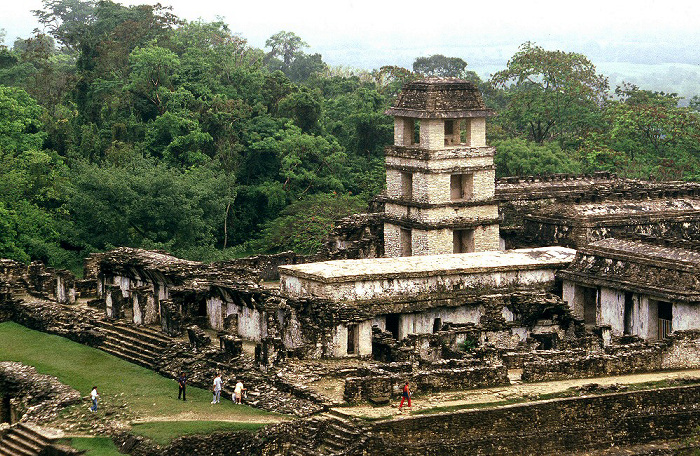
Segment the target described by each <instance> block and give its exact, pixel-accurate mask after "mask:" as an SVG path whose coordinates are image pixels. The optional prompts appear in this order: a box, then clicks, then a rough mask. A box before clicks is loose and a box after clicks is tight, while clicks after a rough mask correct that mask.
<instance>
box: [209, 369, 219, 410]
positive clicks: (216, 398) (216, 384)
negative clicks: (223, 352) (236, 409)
mask: <svg viewBox="0 0 700 456" xmlns="http://www.w3.org/2000/svg"><path fill="white" fill-rule="evenodd" d="M220 401H221V374H219V373H218V372H217V373H216V377H214V398H213V399H212V400H211V403H212V404H218V403H219V402H220Z"/></svg>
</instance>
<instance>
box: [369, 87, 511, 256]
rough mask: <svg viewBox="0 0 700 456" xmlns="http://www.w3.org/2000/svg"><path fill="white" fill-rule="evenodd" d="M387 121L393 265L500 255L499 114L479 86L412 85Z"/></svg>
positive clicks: (387, 242)
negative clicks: (493, 123)
mask: <svg viewBox="0 0 700 456" xmlns="http://www.w3.org/2000/svg"><path fill="white" fill-rule="evenodd" d="M386 113H387V114H389V115H392V116H394V145H393V146H389V147H387V148H386V151H385V156H386V188H387V189H386V195H385V197H384V198H382V200H383V202H384V203H385V213H384V217H385V218H384V254H385V256H387V257H399V256H411V255H435V254H445V253H467V252H482V251H487V250H498V249H499V232H498V222H499V218H498V206H497V204H496V203H495V201H494V182H495V167H494V164H493V156H494V152H495V149H494V148H493V147H488V146H487V145H486V117H488V116H490V115H491V114H492V113H491V111H489V110H488V109H486V106H485V105H484V102H483V100H482V98H481V94H480V93H479V91H478V89H477V88H476V86H475V85H474V84H472V83H470V82H467V81H463V80H460V79H451V78H450V79H440V78H428V79H423V80H420V81H415V82H412V83H409V84H407V85H406V86H405V87H404V88H403V90H402V91H401V93H400V94H399V97H398V99H397V101H396V103H395V105H394V106H392V107H391V108H390V109H389V110H387V111H386Z"/></svg>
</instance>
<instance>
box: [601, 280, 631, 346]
mask: <svg viewBox="0 0 700 456" xmlns="http://www.w3.org/2000/svg"><path fill="white" fill-rule="evenodd" d="M624 315H625V292H624V291H620V290H614V289H612V288H605V287H601V289H600V315H599V317H598V319H597V320H598V323H599V324H601V325H610V327H611V329H612V331H613V334H615V335H618V336H619V335H622V334H623V333H624V331H625V317H624Z"/></svg>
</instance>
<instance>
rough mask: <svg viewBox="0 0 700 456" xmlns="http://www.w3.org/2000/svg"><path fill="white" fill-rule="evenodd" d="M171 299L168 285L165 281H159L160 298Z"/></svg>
mask: <svg viewBox="0 0 700 456" xmlns="http://www.w3.org/2000/svg"><path fill="white" fill-rule="evenodd" d="M163 299H170V291H169V290H168V286H167V285H166V284H165V283H163V282H158V300H163Z"/></svg>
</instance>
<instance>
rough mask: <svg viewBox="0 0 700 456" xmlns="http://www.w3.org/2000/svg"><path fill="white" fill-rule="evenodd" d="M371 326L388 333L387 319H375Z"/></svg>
mask: <svg viewBox="0 0 700 456" xmlns="http://www.w3.org/2000/svg"><path fill="white" fill-rule="evenodd" d="M370 324H371V325H372V326H377V328H379V329H381V330H382V331H386V317H374V318H373V319H372V321H371V322H370ZM370 328H371V326H370Z"/></svg>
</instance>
